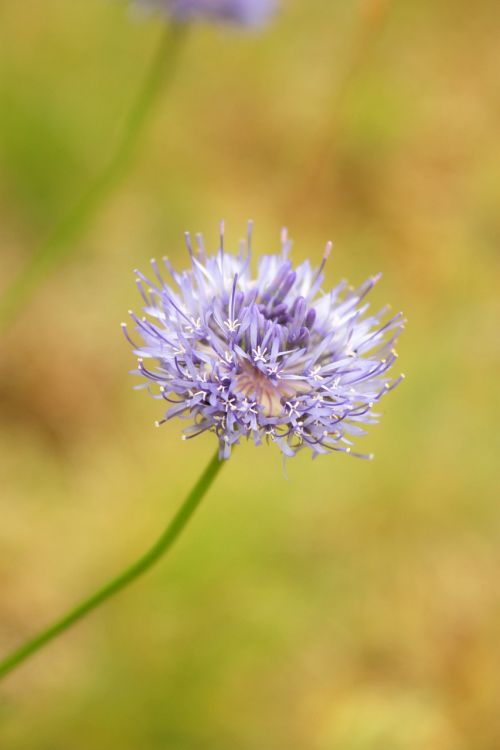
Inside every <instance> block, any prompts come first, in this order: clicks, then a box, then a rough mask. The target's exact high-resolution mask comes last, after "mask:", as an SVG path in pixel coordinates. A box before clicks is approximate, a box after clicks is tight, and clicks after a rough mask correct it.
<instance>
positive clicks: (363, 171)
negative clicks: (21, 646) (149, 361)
mask: <svg viewBox="0 0 500 750" xmlns="http://www.w3.org/2000/svg"><path fill="white" fill-rule="evenodd" d="M499 28H500V6H499V5H498V2H496V1H494V0H479V1H478V2H476V3H474V4H473V5H472V6H471V4H470V3H469V2H465V0H437V1H434V2H433V1H431V0H424V1H420V0H407V2H403V1H402V0H400V1H399V2H397V0H393V2H391V1H390V0H385V2H383V1H382V0H356V2H349V3H347V2H345V1H343V0H302V1H300V0H293V1H290V2H289V3H283V10H282V13H281V14H280V15H279V16H278V17H277V18H276V19H275V21H274V23H273V24H272V25H271V26H270V27H269V28H268V29H267V30H265V32H264V33H263V34H256V35H252V34H244V33H239V32H235V31H234V30H230V29H227V28H221V27H219V28H214V27H209V26H197V27H196V28H193V29H192V30H191V32H190V35H189V39H188V40H187V47H186V49H184V51H183V55H182V59H181V61H180V64H179V68H178V70H177V73H176V76H175V81H174V83H173V86H172V87H171V88H170V90H169V91H168V93H167V92H166V93H165V96H164V97H163V98H162V100H161V103H160V106H158V107H157V109H156V111H155V113H154V115H153V117H152V119H151V122H150V123H149V126H148V128H147V131H146V134H145V138H144V140H143V142H142V144H141V147H140V149H139V152H138V154H137V158H136V159H135V162H134V164H133V167H132V168H131V169H130V170H129V172H128V174H127V176H126V179H124V180H123V181H122V183H121V184H120V186H119V188H118V189H117V190H116V191H115V193H114V194H113V196H112V197H111V198H110V199H109V200H108V201H107V203H106V205H105V208H104V209H103V210H102V211H101V213H100V214H99V217H98V218H97V220H96V221H95V222H93V224H92V226H91V228H90V230H89V231H88V232H87V233H86V234H85V236H84V237H83V238H82V240H81V241H79V242H78V246H77V247H75V251H74V253H73V255H72V257H69V258H68V259H67V261H66V262H65V263H64V264H61V266H60V268H58V269H57V271H56V272H55V273H53V274H52V275H51V276H50V278H48V279H47V281H46V283H45V284H44V285H43V287H42V288H41V290H40V291H39V292H38V293H37V294H36V295H35V296H34V298H33V300H32V302H31V304H29V305H27V306H26V307H25V309H24V310H23V311H22V314H21V315H20V316H18V319H17V320H16V322H15V324H14V325H12V326H11V327H10V329H9V331H8V332H7V333H6V334H5V335H3V337H2V342H1V352H0V357H1V361H0V412H1V428H0V429H1V431H0V471H1V483H0V487H1V495H0V503H1V507H0V513H1V518H2V522H1V525H0V585H1V598H0V646H1V652H2V654H3V653H6V652H7V651H8V650H9V649H10V648H13V647H14V646H16V645H17V644H18V643H20V642H21V641H22V640H23V639H24V638H26V637H28V636H30V635H32V634H34V633H35V632H36V631H37V630H38V629H39V628H40V627H41V626H43V625H45V624H48V623H49V622H50V621H51V620H52V619H53V618H54V617H55V616H57V615H60V614H62V613H63V612H64V611H65V610H66V609H67V607H68V606H70V605H72V604H74V603H76V602H77V601H78V600H79V599H81V598H82V597H84V596H85V595H87V594H89V593H90V592H92V591H93V589H94V588H96V587H97V586H99V585H100V584H102V583H104V582H105V581H107V580H108V579H109V578H110V577H111V576H112V575H114V574H115V573H116V572H118V571H119V570H120V569H121V568H122V567H123V566H124V565H126V564H128V563H129V562H131V561H132V560H133V559H134V558H135V557H136V556H137V555H138V554H139V553H140V552H142V551H143V550H144V549H145V548H146V547H147V546H148V545H149V544H150V543H151V542H152V541H153V540H154V538H155V537H156V536H157V534H158V533H159V532H160V530H161V529H162V528H163V526H164V524H165V522H166V521H167V519H168V518H169V517H170V516H171V514H172V513H173V512H174V510H175V509H176V507H177V506H178V504H179V502H180V500H181V498H182V497H183V495H184V494H185V493H186V491H187V490H188V489H189V488H190V486H191V484H192V482H193V481H194V478H195V477H196V475H197V473H199V472H200V471H201V469H202V468H203V466H204V465H205V463H206V462H207V461H208V459H209V457H210V456H211V454H212V452H213V450H214V448H215V441H214V438H213V436H203V437H200V438H198V439H197V440H195V441H190V442H189V443H184V442H181V441H180V439H179V437H180V426H179V424H178V423H176V422H175V421H174V422H172V423H169V424H168V425H166V426H164V427H162V429H161V430H156V429H154V427H153V422H154V420H155V419H157V418H158V417H159V416H160V414H159V412H158V407H159V406H160V405H159V404H158V403H157V402H155V401H153V400H152V399H148V398H147V396H146V394H145V393H142V392H139V393H136V392H134V391H132V385H133V380H132V378H130V377H129V376H128V374H127V371H128V370H129V369H130V368H131V367H132V366H133V365H134V360H133V357H132V354H131V352H130V347H128V345H127V344H126V343H125V342H124V340H123V338H122V336H121V332H120V327H119V324H120V322H121V320H122V319H124V318H125V317H126V311H127V309H128V308H129V307H133V308H135V309H136V310H138V309H139V307H140V305H139V297H138V295H137V293H136V290H135V286H134V279H133V274H132V269H133V268H135V267H136V266H139V267H141V268H143V269H144V270H146V271H147V269H148V263H149V259H150V258H151V257H152V256H161V255H164V254H168V255H169V256H170V258H171V259H172V260H173V261H174V263H175V264H176V265H177V267H178V268H182V267H184V265H185V264H186V261H187V258H186V253H185V249H184V243H183V239H182V232H183V231H184V230H185V229H190V230H192V231H198V230H201V231H203V233H204V235H205V239H206V242H207V245H209V246H211V247H215V243H216V237H217V224H218V220H219V219H220V218H222V217H224V218H225V219H226V225H227V236H228V244H233V245H235V244H236V242H237V240H238V239H239V238H240V236H241V235H243V233H244V231H245V222H246V220H247V218H253V219H254V220H255V222H256V229H255V245H254V246H255V251H256V253H257V254H258V253H260V252H268V251H272V250H274V249H275V248H277V246H278V238H279V230H280V227H281V225H282V224H287V225H288V227H289V229H290V233H291V235H292V237H293V238H294V239H295V241H296V244H295V249H294V255H293V257H294V258H295V259H296V260H300V259H302V258H305V257H310V258H312V259H317V260H318V261H319V259H320V257H321V253H322V250H323V247H324V244H325V242H326V240H328V239H332V240H333V241H334V253H333V255H332V258H331V260H330V261H329V264H328V267H327V282H328V283H332V284H333V283H334V282H335V281H336V280H338V279H339V278H340V277H346V278H348V279H349V280H350V281H352V282H353V283H360V282H361V281H363V280H364V279H365V278H366V277H367V276H369V275H370V274H372V273H375V272H377V271H379V270H381V271H383V273H384V278H383V280H382V282H381V283H380V285H379V286H378V287H377V289H376V290H375V291H374V292H373V295H372V297H373V299H372V304H374V305H375V306H377V305H378V306H380V305H382V304H383V303H385V302H387V301H390V302H391V303H392V305H393V306H394V308H395V309H399V308H401V309H403V310H404V311H405V313H406V315H407V317H408V321H409V323H408V327H407V330H406V331H405V332H404V334H403V336H402V340H401V345H400V347H399V353H400V360H399V361H400V363H401V368H402V370H403V371H404V372H405V373H406V375H407V379H406V381H405V382H404V383H403V384H402V385H401V386H400V387H399V388H398V389H397V390H396V391H395V392H394V393H393V394H391V395H390V396H389V397H388V398H387V399H386V400H385V401H384V405H383V406H384V411H385V412H386V413H385V415H384V417H383V419H382V423H381V424H380V425H379V426H378V427H374V428H372V429H371V431H370V434H369V435H368V437H366V438H364V439H363V441H362V443H361V446H360V447H361V448H362V449H363V450H365V451H367V452H369V451H371V450H373V451H374V452H375V455H376V460H375V461H374V462H372V463H366V462H362V461H357V460H355V459H349V458H347V457H344V456H336V455H333V456H329V457H323V458H320V459H319V460H318V461H315V462H311V460H310V458H309V457H308V456H307V455H305V454H304V455H301V456H299V457H298V458H296V459H295V460H293V461H290V462H288V464H287V474H288V479H287V478H285V476H284V474H283V470H282V465H281V458H280V455H279V452H278V450H277V449H273V448H261V449H255V448H252V447H250V446H246V445H244V446H242V447H241V448H239V449H238V450H237V451H236V452H235V454H234V457H233V458H231V460H230V462H229V463H228V465H227V466H226V467H225V468H224V471H223V472H222V474H221V476H220V477H219V478H218V480H217V483H216V486H215V488H214V489H213V490H212V491H211V492H210V495H209V496H207V498H206V500H205V501H204V503H203V506H202V508H201V509H200V511H199V512H198V514H197V515H196V517H195V519H194V520H193V521H192V523H191V525H190V527H189V529H188V530H187V532H186V533H185V535H184V536H183V538H182V539H181V541H180V542H179V544H178V545H177V546H176V548H175V550H174V551H173V552H172V554H171V556H170V557H169V558H168V559H166V560H165V561H163V562H162V563H161V565H160V566H159V567H158V568H157V569H155V570H154V572H152V573H151V574H149V575H148V576H147V577H146V578H144V579H143V580H142V581H140V582H138V583H136V584H135V585H134V586H133V587H132V588H130V589H129V590H128V591H126V592H124V593H123V594H122V595H120V596H119V597H117V598H116V599H115V600H113V601H111V602H110V603H108V604H106V605H105V606H103V607H102V609H100V610H99V611H97V612H95V613H94V614H93V615H92V616H91V617H89V618H88V619H87V620H86V621H85V622H83V623H81V624H80V625H78V626H77V627H76V628H75V629H74V630H72V631H71V632H69V633H67V634H66V635H64V636H63V637H61V638H60V639H59V640H58V641H57V642H55V643H53V644H52V645H50V646H49V647H47V648H46V649H45V650H44V651H42V652H40V654H39V655H37V656H36V657H35V658H33V659H32V660H31V661H29V662H26V664H25V665H24V666H22V667H21V668H20V669H19V670H18V671H17V672H16V673H14V674H12V676H10V677H9V678H8V679H6V680H5V682H4V683H2V685H1V686H0V748H1V750H89V748H92V750H115V748H116V750H201V749H203V750H498V748H499V747H500V712H499V710H498V709H499V703H500V677H499V671H500V670H499V664H500V639H499V632H500V594H499V583H498V581H499V566H500V548H499V526H500V512H499V508H498V497H497V493H496V492H495V490H496V489H497V486H495V474H496V469H497V464H498V450H499V447H500V446H499V438H498V435H499V428H498V419H499V417H500V414H499V408H498V387H497V386H498V364H499V336H498V326H499V323H498V312H499V311H498V270H499V269H498V258H499V254H498V245H499V242H500V212H499V207H498V204H499V195H500V140H499V132H500V81H499V73H500V44H499ZM163 33H164V31H163V25H162V23H160V22H158V21H156V22H155V21H137V20H136V19H134V18H133V17H132V14H131V13H130V10H129V9H128V8H127V4H126V3H121V2H118V1H112V2H111V1H109V0H86V1H85V2H75V0H73V1H72V2H71V3H69V2H67V0H47V1H46V2H43V3H42V2H40V1H39V0H25V2H22V3H12V2H11V3H2V5H1V7H0V252H1V265H2V272H1V282H0V283H1V286H2V288H6V287H7V285H8V283H9V281H10V280H11V279H12V278H14V276H15V274H16V273H17V272H18V271H19V270H20V269H21V268H22V267H23V264H24V262H25V261H26V259H27V258H28V257H29V256H30V255H31V254H32V253H33V252H34V251H35V250H36V249H37V247H38V246H39V245H40V243H41V242H42V241H43V239H44V238H45V237H46V236H47V234H48V232H49V231H50V230H51V228H52V227H53V226H54V224H55V223H56V222H57V221H58V219H59V218H60V217H61V216H63V215H64V213H65V211H66V210H67V209H68V207H70V206H71V204H72V202H74V198H75V196H76V195H78V194H79V193H80V192H81V190H82V188H83V187H84V186H85V185H87V184H88V183H89V181H90V180H91V179H92V176H93V175H95V174H96V173H97V172H98V171H99V168H100V165H101V164H102V163H103V161H105V160H106V157H107V155H108V154H109V152H110V150H111V149H112V147H113V144H114V143H115V142H116V135H117V133H118V132H119V127H120V124H121V122H122V120H123V118H124V116H125V114H126V112H127V110H128V108H129V106H130V103H131V101H132V100H133V98H134V97H135V94H136V91H137V88H138V86H139V85H140V81H141V80H142V77H143V74H144V71H145V69H146V68H147V66H148V64H149V61H150V59H151V57H152V56H153V54H154V51H155V48H156V47H157V45H158V43H159V40H160V37H161V36H162V34H163Z"/></svg>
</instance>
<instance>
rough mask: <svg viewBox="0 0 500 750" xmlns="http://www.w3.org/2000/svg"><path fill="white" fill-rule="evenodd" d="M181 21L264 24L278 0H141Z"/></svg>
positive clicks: (140, 0) (242, 24) (142, 2)
mask: <svg viewBox="0 0 500 750" xmlns="http://www.w3.org/2000/svg"><path fill="white" fill-rule="evenodd" d="M137 2H138V3H139V4H141V5H143V6H145V7H149V8H152V9H156V10H159V11H160V12H163V13H165V14H167V15H169V16H170V17H171V18H175V19H176V20H178V21H181V22H186V21H195V20H199V19H205V20H209V21H224V22H227V23H233V24H238V25H241V26H262V25H263V24H265V23H266V21H267V20H268V19H269V17H270V16H271V14H272V12H273V11H274V10H275V7H276V6H275V0H137Z"/></svg>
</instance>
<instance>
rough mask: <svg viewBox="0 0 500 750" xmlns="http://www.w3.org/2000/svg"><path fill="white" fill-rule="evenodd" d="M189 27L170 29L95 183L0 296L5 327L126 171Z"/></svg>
mask: <svg viewBox="0 0 500 750" xmlns="http://www.w3.org/2000/svg"><path fill="white" fill-rule="evenodd" d="M186 29H187V25H186V24H175V23H174V24H172V25H171V26H169V27H168V28H167V32H166V34H165V35H164V36H163V37H162V39H161V43H160V47H159V49H158V51H157V53H156V55H155V57H154V59H153V61H152V64H151V66H150V68H149V70H148V71H147V73H146V77H145V79H144V82H143V84H142V86H141V88H140V91H139V95H138V97H137V99H136V100H135V103H134V105H133V107H132V109H131V111H130V113H129V115H128V118H127V121H126V123H125V127H124V130H123V134H122V137H121V140H120V141H119V143H118V146H117V148H116V150H115V152H114V154H113V155H112V157H111V159H110V161H109V162H108V164H107V166H106V167H105V168H104V169H103V171H102V172H101V174H100V175H99V176H98V177H97V179H96V180H95V182H94V183H93V184H92V185H91V187H90V188H89V189H88V190H87V191H86V192H85V193H84V194H83V195H82V197H81V198H80V200H79V201H78V203H76V205H75V206H74V207H73V209H72V210H70V212H69V213H68V214H67V215H66V216H65V217H64V218H63V220H62V221H61V222H60V224H59V225H58V226H57V227H56V229H55V230H54V231H53V232H52V234H51V235H50V236H49V237H48V239H47V241H46V242H45V244H43V245H42V246H41V247H40V248H39V249H38V251H37V252H36V253H35V254H34V255H33V256H32V257H31V259H30V260H29V261H28V263H27V265H26V267H25V268H24V269H23V270H22V271H21V272H20V274H19V275H18V276H17V278H16V279H14V281H13V283H12V285H11V286H10V288H8V289H7V291H6V293H5V294H4V296H3V297H2V299H1V300H0V329H2V328H4V327H6V326H7V325H8V324H9V322H10V321H11V320H12V319H13V318H14V316H15V315H16V313H17V312H18V311H19V310H20V308H21V306H22V304H23V303H24V302H25V301H26V300H27V299H28V297H29V296H30V294H31V293H32V292H33V291H34V290H35V289H36V287H37V286H38V285H39V284H40V282H41V281H42V280H43V278H44V276H45V275H46V274H47V273H48V272H49V271H50V269H51V268H52V267H53V266H54V265H55V264H56V262H57V261H58V260H60V259H61V258H63V257H64V256H65V255H68V254H69V253H70V252H71V251H72V250H73V249H74V248H75V243H76V241H77V240H78V238H79V236H80V235H82V234H83V232H84V230H85V229H86V227H87V226H88V225H89V224H90V222H91V220H92V219H93V217H94V216H95V214H96V212H97V210H98V208H99V207H100V205H101V204H102V203H103V201H104V200H105V199H106V197H107V196H108V194H109V193H110V192H111V190H112V188H113V186H114V185H115V184H116V183H117V182H118V180H119V179H120V178H121V177H122V176H123V174H124V173H125V171H126V168H127V167H128V165H129V163H130V161H131V159H132V156H133V153H134V150H135V148H136V146H137V144H138V141H139V140H140V136H141V134H142V132H143V130H144V125H145V123H146V121H147V118H148V115H149V113H150V112H151V110H152V108H153V105H154V103H155V102H156V101H157V99H158V96H159V94H160V92H161V91H162V90H164V88H165V87H166V85H167V84H168V83H170V81H171V80H172V78H173V74H174V72H175V68H176V61H177V58H178V56H179V52H180V49H181V46H182V41H183V40H184V38H185V35H186Z"/></svg>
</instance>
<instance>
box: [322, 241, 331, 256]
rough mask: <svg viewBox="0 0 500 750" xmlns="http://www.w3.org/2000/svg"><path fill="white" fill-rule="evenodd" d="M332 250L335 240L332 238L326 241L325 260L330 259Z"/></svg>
mask: <svg viewBox="0 0 500 750" xmlns="http://www.w3.org/2000/svg"><path fill="white" fill-rule="evenodd" d="M332 250H333V242H332V241H331V240H328V242H327V243H326V247H325V252H324V253H323V260H328V258H329V257H330V253H331V252H332Z"/></svg>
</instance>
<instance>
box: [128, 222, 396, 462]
mask: <svg viewBox="0 0 500 750" xmlns="http://www.w3.org/2000/svg"><path fill="white" fill-rule="evenodd" d="M251 234H252V225H251V224H249V230H248V237H247V241H246V242H245V243H242V244H241V245H240V250H239V252H238V253H237V254H231V253H228V252H226V250H225V248H224V231H223V225H221V236H220V248H219V250H218V252H217V254H216V255H213V256H209V255H207V254H206V252H205V248H204V245H203V240H202V238H201V236H200V235H197V237H196V248H195V247H193V245H192V243H191V238H190V236H189V234H187V233H186V242H187V247H188V250H189V254H190V256H191V268H190V269H189V270H187V271H183V272H181V273H178V272H177V271H175V270H174V269H173V268H172V266H171V264H170V262H169V261H168V259H166V258H165V259H164V260H163V266H164V269H165V271H166V272H167V273H168V274H169V275H170V277H171V281H170V283H169V284H167V282H166V281H165V280H164V278H163V273H165V271H162V270H161V269H160V267H159V265H158V264H157V263H156V261H152V262H151V264H152V268H153V273H154V280H153V281H150V280H149V279H147V278H146V277H145V276H144V275H143V274H142V273H140V272H139V271H137V272H136V274H137V284H138V287H139V291H140V292H141V295H142V298H143V302H144V314H145V315H144V317H137V316H136V315H135V314H134V313H132V312H131V313H130V314H131V317H132V319H133V320H134V323H135V330H136V332H137V334H139V336H140V337H141V339H142V341H141V342H140V343H139V344H137V343H135V342H134V341H133V340H132V339H131V338H130V336H129V335H128V333H127V331H126V326H125V324H123V325H124V329H125V332H126V335H127V338H128V340H129V341H130V343H131V344H132V345H133V347H134V351H135V354H136V355H137V356H138V369H137V370H135V371H134V374H137V375H140V376H142V377H143V378H144V379H145V382H144V383H142V384H141V386H139V387H147V386H149V387H150V390H151V391H152V393H153V395H155V397H156V398H159V399H162V400H164V401H165V402H166V403H167V404H168V409H167V411H166V413H165V415H164V418H163V419H162V420H161V421H160V422H159V423H158V424H162V423H163V422H165V421H167V420H168V419H171V418H172V417H174V416H179V417H182V418H184V419H187V420H188V421H189V425H188V426H187V427H186V429H185V430H184V435H183V438H184V439H188V438H191V437H194V436H196V435H199V434H201V433H203V432H207V431H210V432H214V433H215V434H216V435H217V438H218V440H219V444H220V455H221V457H223V458H228V457H229V455H230V453H231V447H232V446H233V445H235V444H237V443H239V441H240V439H241V438H247V439H250V440H253V441H254V442H255V443H256V444H257V445H259V444H260V443H261V442H262V440H263V439H264V438H265V439H266V440H268V441H271V442H274V443H277V444H278V446H279V447H280V449H281V450H282V451H283V453H284V454H285V455H287V456H293V455H295V453H297V451H298V450H300V449H302V448H304V447H308V448H310V449H311V451H312V452H313V455H314V456H316V455H317V454H320V453H328V452H330V451H342V452H344V453H351V454H352V455H356V456H359V457H361V458H371V456H369V455H363V454H359V453H354V452H353V451H352V449H351V446H352V445H353V440H354V439H355V438H357V437H358V436H360V435H363V434H364V433H365V430H364V427H365V425H368V424H373V423H375V422H377V421H378V419H377V418H378V416H379V415H378V414H376V413H375V411H374V409H375V407H376V404H377V402H378V401H379V400H380V399H381V398H382V396H384V395H385V394H386V393H388V392H389V391H390V390H392V388H394V387H395V386H396V385H397V384H398V383H399V382H400V380H401V378H402V377H403V376H399V377H397V378H395V379H389V378H388V375H387V373H388V371H389V370H390V368H391V367H392V365H393V364H394V362H395V360H396V358H397V354H396V352H395V350H394V345H395V342H396V339H397V337H398V335H399V334H400V332H401V329H402V328H403V323H404V321H403V316H402V314H401V313H398V314H397V315H394V316H393V317H392V318H390V319H389V320H386V321H385V322H384V318H385V316H386V313H387V308H383V309H382V310H380V311H379V312H378V313H376V314H371V315H370V314H368V304H367V303H366V302H365V301H364V300H365V297H366V295H367V294H368V292H369V291H370V290H371V289H372V287H373V286H374V284H375V283H376V282H377V281H378V278H379V276H375V277H372V278H370V279H368V281H366V282H365V283H364V284H362V285H361V286H360V287H359V289H356V290H353V289H352V288H351V287H348V286H347V284H346V282H344V281H343V282H341V283H340V284H338V285H337V286H336V287H334V288H333V289H332V290H331V291H330V292H324V291H323V290H322V288H321V284H322V281H323V269H324V266H325V263H326V260H327V258H328V255H329V254H330V251H331V243H328V245H327V246H326V250H325V253H324V255H323V261H322V263H321V265H320V266H319V268H316V269H315V268H312V267H311V264H310V263H309V261H305V262H304V263H301V264H300V265H299V266H298V267H297V268H295V269H294V268H293V266H292V263H291V261H290V260H289V258H288V255H289V251H290V242H289V240H288V237H287V233H286V231H283V233H282V237H281V252H279V253H277V254H275V255H264V256H262V257H261V258H260V259H259V261H258V265H257V273H256V276H253V275H252V270H251Z"/></svg>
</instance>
